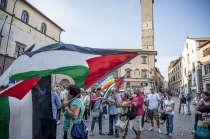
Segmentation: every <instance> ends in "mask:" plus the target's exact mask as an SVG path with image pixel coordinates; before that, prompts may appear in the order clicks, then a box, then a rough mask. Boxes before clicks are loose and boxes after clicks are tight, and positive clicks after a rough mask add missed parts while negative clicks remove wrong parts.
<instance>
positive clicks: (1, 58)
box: [0, 0, 64, 75]
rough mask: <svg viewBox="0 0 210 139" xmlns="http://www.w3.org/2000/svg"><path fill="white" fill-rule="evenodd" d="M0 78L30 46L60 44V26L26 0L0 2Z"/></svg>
mask: <svg viewBox="0 0 210 139" xmlns="http://www.w3.org/2000/svg"><path fill="white" fill-rule="evenodd" d="M0 2H1V4H0V5H1V6H0V18H1V19H2V20H0V27H2V26H3V25H4V26H3V28H2V29H3V30H2V33H1V36H0V67H1V71H0V75H1V74H2V73H3V72H4V71H5V70H6V69H7V68H8V67H9V66H10V65H11V64H12V62H13V61H14V60H15V59H16V58H17V57H18V56H19V55H21V54H22V53H23V52H24V51H25V50H27V49H28V48H29V47H30V46H32V45H33V44H35V47H34V49H33V50H35V49H38V48H40V47H42V46H45V45H48V44H52V43H56V42H60V35H61V32H62V31H64V30H63V29H62V28H61V27H60V26H58V25H57V24H56V23H54V22H53V21H52V20H50V19H49V18H48V17H47V16H45V15H44V14H43V13H41V12H40V11H39V10H38V9H36V8H35V7H34V6H32V5H31V4H30V3H28V2H27V1H26V0H1V1H0Z"/></svg>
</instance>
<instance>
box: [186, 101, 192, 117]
mask: <svg viewBox="0 0 210 139" xmlns="http://www.w3.org/2000/svg"><path fill="white" fill-rule="evenodd" d="M190 104H191V101H187V112H188V114H191V110H190Z"/></svg>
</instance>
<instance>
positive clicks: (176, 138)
mask: <svg viewBox="0 0 210 139" xmlns="http://www.w3.org/2000/svg"><path fill="white" fill-rule="evenodd" d="M173 100H174V101H175V115H174V130H173V134H172V137H169V136H167V135H164V134H159V133H158V131H157V126H156V125H155V129H154V131H148V129H149V128H150V127H151V125H150V123H145V125H144V131H142V134H141V139H193V137H194V136H193V134H192V133H191V132H192V131H193V125H194V108H193V107H192V106H191V111H192V115H186V116H184V115H181V114H179V113H178V107H179V99H178V98H177V97H173ZM61 117H62V116H61ZM62 123H63V117H62V118H61V124H59V125H58V126H57V139H62V138H63V129H62ZM85 123H86V125H87V127H88V129H89V130H90V125H91V118H89V119H88V121H87V122H85ZM160 128H161V130H162V132H163V133H164V132H165V124H163V125H161V127H160ZM108 131H109V119H108V118H106V119H103V132H105V133H108ZM98 132H99V131H98V123H96V124H95V128H94V134H95V135H94V136H89V139H115V138H116V139H121V138H122V137H115V136H114V135H112V136H110V135H109V136H108V135H99V134H98ZM132 138H135V134H134V132H133V131H132V130H129V132H128V139H132Z"/></svg>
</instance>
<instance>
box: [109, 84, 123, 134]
mask: <svg viewBox="0 0 210 139" xmlns="http://www.w3.org/2000/svg"><path fill="white" fill-rule="evenodd" d="M113 96H116V97H117V100H118V102H121V96H120V94H118V93H117V92H116V88H112V89H111V93H110V95H109V97H108V98H107V100H106V101H107V102H108V107H109V132H108V134H107V135H113V133H114V132H113V131H114V130H113V122H114V125H115V123H116V122H117V119H118V115H119V109H118V108H117V107H116V101H115V100H114V98H113ZM115 136H116V137H119V134H118V130H117V128H116V127H115Z"/></svg>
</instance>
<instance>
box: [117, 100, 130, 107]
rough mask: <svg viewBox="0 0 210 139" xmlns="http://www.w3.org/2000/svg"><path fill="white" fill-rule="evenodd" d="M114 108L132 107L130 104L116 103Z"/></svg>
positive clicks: (127, 102)
mask: <svg viewBox="0 0 210 139" xmlns="http://www.w3.org/2000/svg"><path fill="white" fill-rule="evenodd" d="M116 106H117V107H119V108H127V107H131V106H132V102H131V101H126V102H125V103H120V102H119V101H116Z"/></svg>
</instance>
